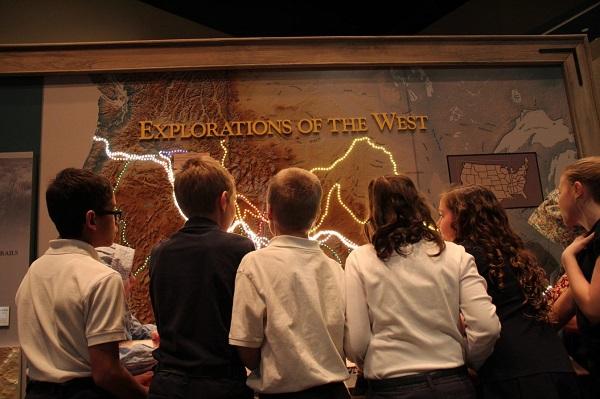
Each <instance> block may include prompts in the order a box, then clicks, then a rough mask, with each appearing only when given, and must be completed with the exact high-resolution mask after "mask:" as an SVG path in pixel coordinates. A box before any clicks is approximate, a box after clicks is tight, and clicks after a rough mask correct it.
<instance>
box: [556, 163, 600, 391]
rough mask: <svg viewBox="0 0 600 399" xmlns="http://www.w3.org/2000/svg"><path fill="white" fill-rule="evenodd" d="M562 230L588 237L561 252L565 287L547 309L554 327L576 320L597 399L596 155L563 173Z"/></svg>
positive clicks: (599, 214)
mask: <svg viewBox="0 0 600 399" xmlns="http://www.w3.org/2000/svg"><path fill="white" fill-rule="evenodd" d="M558 191H559V193H558V206H559V208H560V212H561V215H562V218H563V221H564V223H565V225H567V226H568V227H573V226H581V227H583V228H584V229H585V230H586V231H587V232H586V233H585V234H583V235H582V236H579V237H577V238H576V239H575V240H574V241H573V243H572V244H571V245H569V246H568V247H567V248H565V250H564V251H563V253H562V256H561V263H562V265H563V267H564V268H565V270H566V271H567V276H568V278H569V288H568V289H567V290H566V291H565V292H563V294H562V295H561V296H560V297H559V298H558V299H557V300H556V302H555V303H554V305H553V307H552V311H553V316H554V318H555V319H556V321H557V322H558V324H559V325H562V324H564V323H565V322H566V321H568V320H569V319H570V318H571V317H572V316H573V315H575V314H576V315H577V328H578V330H579V333H580V337H581V346H582V348H581V349H582V352H583V354H584V356H585V359H584V364H582V365H583V366H584V367H585V368H586V369H587V370H588V371H589V372H590V376H591V378H590V386H591V390H592V397H594V398H597V397H600V156H594V157H587V158H582V159H580V160H578V161H577V162H575V163H574V164H572V165H569V166H567V167H566V168H565V170H564V172H563V174H562V176H561V178H560V183H559V186H558Z"/></svg>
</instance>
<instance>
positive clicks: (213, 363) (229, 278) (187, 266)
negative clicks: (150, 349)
mask: <svg viewBox="0 0 600 399" xmlns="http://www.w3.org/2000/svg"><path fill="white" fill-rule="evenodd" d="M253 249H254V245H253V244H252V242H251V241H250V240H249V239H247V238H245V237H242V236H239V235H237V234H231V233H227V232H224V231H221V230H220V229H219V227H218V226H217V224H216V223H214V222H213V221H211V220H209V219H206V218H191V219H190V220H188V221H187V222H186V224H185V226H184V227H183V228H182V229H181V230H179V231H178V232H177V233H175V234H174V235H173V236H172V237H171V238H170V239H169V240H167V241H165V242H163V243H161V244H160V245H159V246H157V247H156V248H155V249H154V250H153V252H152V256H151V260H150V276H151V278H150V297H151V299H152V304H153V309H154V312H155V318H156V323H157V326H158V329H159V332H160V347H159V348H158V349H157V350H156V351H155V354H154V356H155V357H156V359H157V360H158V361H159V362H160V365H161V367H162V368H165V369H174V370H181V369H186V370H189V371H190V372H191V373H194V374H198V375H204V374H207V373H208V374H209V375H211V374H212V373H213V372H214V373H215V374H216V375H215V376H217V377H218V376H219V374H222V375H223V376H227V375H229V376H231V375H230V374H231V373H230V372H228V371H227V369H228V368H229V367H231V366H232V367H233V368H234V369H236V370H234V373H233V374H241V375H242V376H243V372H244V371H243V370H244V369H243V366H242V364H241V363H240V361H239V358H238V356H237V353H235V350H234V349H233V348H231V347H230V346H229V345H228V344H227V336H228V330H229V323H230V320H231V305H232V299H233V289H234V282H235V273H236V269H237V266H238V265H239V262H240V260H241V259H242V257H243V256H244V255H245V254H246V253H248V252H250V251H252V250H253ZM219 368H223V373H219V372H218V370H219Z"/></svg>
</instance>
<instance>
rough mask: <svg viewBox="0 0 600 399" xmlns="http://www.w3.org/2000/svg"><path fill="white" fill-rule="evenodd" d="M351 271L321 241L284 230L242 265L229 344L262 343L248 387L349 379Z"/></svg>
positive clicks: (269, 389)
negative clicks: (347, 289)
mask: <svg viewBox="0 0 600 399" xmlns="http://www.w3.org/2000/svg"><path fill="white" fill-rule="evenodd" d="M343 342H344V273H343V270H342V267H341V266H340V265H339V264H338V263H336V262H335V261H333V260H332V259H330V258H328V257H327V256H326V255H325V254H324V253H323V252H322V251H321V249H320V248H319V243H318V242H316V241H311V240H308V239H305V238H299V237H292V236H277V237H275V238H273V239H272V240H271V242H270V243H269V245H268V246H267V247H266V248H262V249H260V250H258V251H254V252H250V253H249V254H247V255H246V256H245V257H244V258H243V259H242V262H241V264H240V267H239V268H238V272H237V276H236V281H235V294H234V298H233V314H232V317H231V330H230V333H229V343H230V344H231V345H237V346H242V347H248V348H261V361H260V367H259V369H258V370H254V371H253V372H252V374H251V375H250V376H249V377H248V386H249V387H250V388H252V389H254V390H255V391H257V392H261V393H284V392H297V391H301V390H304V389H308V388H311V387H314V386H318V385H323V384H327V383H331V382H340V381H344V380H345V379H346V378H348V371H347V368H346V364H345V360H344V352H343Z"/></svg>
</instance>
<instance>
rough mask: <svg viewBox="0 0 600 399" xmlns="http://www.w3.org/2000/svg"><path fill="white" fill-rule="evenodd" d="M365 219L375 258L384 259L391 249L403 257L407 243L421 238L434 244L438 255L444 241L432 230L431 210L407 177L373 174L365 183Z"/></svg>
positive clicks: (443, 247) (390, 253) (387, 256)
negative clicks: (366, 217)
mask: <svg viewBox="0 0 600 399" xmlns="http://www.w3.org/2000/svg"><path fill="white" fill-rule="evenodd" d="M369 214H370V216H369V219H368V222H367V224H366V225H365V234H366V236H367V238H368V239H369V241H370V242H371V243H372V244H373V246H374V247H375V251H376V252H377V257H378V258H379V259H381V260H387V259H389V257H390V256H392V253H393V252H394V251H395V252H397V253H398V254H399V255H400V256H407V255H408V254H409V253H410V249H409V248H407V246H409V245H410V244H416V243H417V242H419V241H421V240H425V241H432V242H434V243H436V244H437V246H438V248H439V252H437V253H436V254H433V255H432V256H439V255H440V254H441V253H442V252H443V251H444V249H445V248H446V244H445V242H444V240H443V239H442V236H441V235H440V233H439V232H438V231H437V230H436V229H435V222H434V220H433V217H432V216H431V209H430V208H429V207H428V206H427V202H426V201H425V199H424V197H423V196H422V195H421V193H419V191H418V190H417V188H416V187H415V185H414V183H413V182H412V180H411V179H410V178H409V177H408V176H404V175H393V176H381V177H377V178H375V179H373V180H371V182H370V183H369Z"/></svg>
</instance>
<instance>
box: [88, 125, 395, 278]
mask: <svg viewBox="0 0 600 399" xmlns="http://www.w3.org/2000/svg"><path fill="white" fill-rule="evenodd" d="M93 140H94V141H96V142H102V143H104V145H105V152H106V155H107V157H108V158H110V159H113V160H123V161H126V164H125V166H124V168H123V170H122V171H121V172H120V173H119V175H118V177H117V184H116V186H118V185H119V184H120V182H121V179H122V177H123V174H124V173H125V170H126V168H127V167H128V165H129V163H130V162H131V161H148V162H154V163H157V164H159V165H161V166H162V167H163V169H164V170H165V173H166V174H167V179H168V180H169V183H170V184H171V186H173V183H174V175H173V170H172V162H171V156H172V155H173V154H175V153H184V152H187V151H185V150H170V151H159V152H158V154H143V155H138V154H129V153H126V152H122V151H111V149H110V143H109V142H108V140H106V139H105V138H103V137H99V136H94V137H93ZM224 142H225V140H222V141H220V145H221V148H222V149H223V156H222V158H221V164H224V162H225V160H226V157H227V155H228V149H227V147H226V146H225V143H224ZM363 142H364V143H366V144H368V145H369V146H370V147H372V148H373V149H376V150H378V151H382V152H383V153H385V154H386V155H387V156H388V158H389V160H390V162H391V164H392V168H393V172H394V174H398V171H397V165H396V162H395V161H394V158H393V156H392V153H391V152H389V151H388V150H386V149H385V148H384V147H383V146H380V145H377V144H375V143H374V142H373V141H372V140H371V139H370V138H368V137H361V138H357V139H354V140H353V141H352V143H351V145H350V147H349V148H348V149H347V150H346V152H345V153H344V155H342V156H341V157H340V158H338V159H336V160H335V161H334V162H333V163H332V164H331V165H330V166H328V167H317V168H313V169H311V172H313V173H314V172H328V171H331V170H333V169H334V168H335V167H336V166H337V165H338V164H339V163H340V162H342V161H343V160H344V159H346V158H347V157H348V156H349V155H350V154H351V153H352V151H353V150H354V148H355V147H356V145H357V144H360V143H363ZM341 188H342V186H341V184H340V183H335V184H334V185H333V186H332V187H331V189H330V190H329V192H328V194H327V199H326V205H325V211H324V212H323V216H322V217H321V220H320V221H319V223H318V224H317V225H316V226H315V227H314V228H313V229H311V231H310V234H312V235H311V236H309V238H310V239H311V240H316V241H319V243H320V244H322V245H325V246H326V248H328V249H329V250H330V251H331V252H332V253H333V254H334V256H335V257H336V259H338V260H339V259H340V258H339V256H338V254H337V253H335V251H333V249H332V248H331V247H330V246H328V245H326V244H324V242H325V241H327V240H329V239H330V238H331V237H336V238H337V239H338V240H339V241H340V242H341V243H342V244H344V245H345V246H346V247H348V248H349V249H354V248H357V247H358V244H356V243H354V242H352V241H351V240H349V239H348V238H346V237H345V236H344V235H343V234H341V233H339V232H338V231H335V230H321V231H317V230H318V229H319V228H320V226H321V225H322V224H323V222H324V220H325V219H326V217H327V215H328V214H329V208H330V204H331V196H332V194H333V191H334V190H337V192H336V193H337V195H336V197H337V200H338V202H339V203H340V205H341V206H342V207H343V208H344V210H345V211H346V212H347V213H348V214H349V215H350V216H351V217H352V219H353V220H354V221H355V222H356V223H358V224H361V225H364V224H365V223H366V220H362V219H360V218H359V217H358V216H357V215H356V214H355V213H354V212H353V211H352V209H350V207H349V206H347V205H346V204H345V203H344V201H343V200H342V197H341ZM172 197H173V202H174V204H175V206H176V208H177V210H178V211H179V213H180V215H181V216H182V217H183V218H184V219H187V218H186V217H185V215H184V214H183V212H182V211H181V209H180V208H179V205H178V204H177V200H176V198H175V193H174V191H173V192H172ZM238 198H239V199H241V200H242V201H244V202H245V203H246V204H247V205H248V206H250V208H251V209H252V210H253V211H254V212H253V211H251V210H249V209H245V210H244V212H242V211H241V209H240V207H239V205H238V204H237V202H236V204H235V206H236V220H235V222H234V223H233V224H232V226H231V227H230V228H229V230H228V231H234V230H235V229H237V228H239V229H240V230H241V231H242V232H243V233H244V234H246V235H247V236H248V237H249V238H250V239H251V240H252V241H253V242H254V244H255V246H256V248H262V247H264V246H266V245H267V244H268V242H269V240H268V238H267V237H265V236H262V235H260V234H257V233H255V232H254V231H253V230H252V229H251V228H250V226H249V225H248V224H247V223H246V222H245V218H246V217H247V215H248V214H250V215H251V216H253V217H255V218H256V219H258V220H260V221H262V222H265V223H268V220H267V218H266V217H265V215H264V213H263V212H261V211H260V210H259V209H258V208H257V207H256V206H255V205H254V204H253V203H252V202H251V201H250V200H249V199H248V198H247V197H245V196H244V195H243V194H238ZM122 226H123V228H122V233H121V239H122V241H123V242H124V243H126V245H128V246H129V243H128V242H127V240H126V237H125V231H126V229H127V224H126V222H125V221H123V222H122ZM261 230H262V228H261ZM321 237H324V238H323V239H320V238H321ZM148 260H149V257H148V258H146V260H145V261H144V265H143V266H142V267H140V268H139V269H138V270H137V271H136V274H137V273H140V272H141V271H142V270H143V269H144V268H145V267H146V265H147V263H148Z"/></svg>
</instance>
